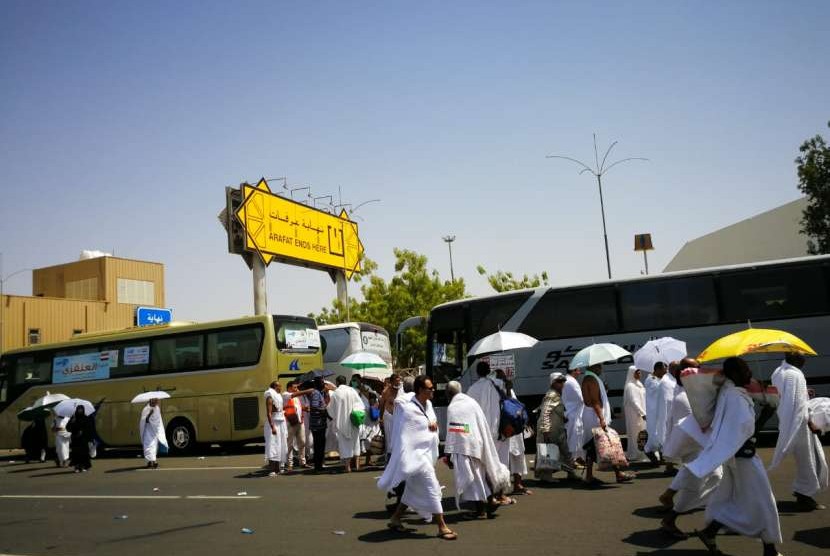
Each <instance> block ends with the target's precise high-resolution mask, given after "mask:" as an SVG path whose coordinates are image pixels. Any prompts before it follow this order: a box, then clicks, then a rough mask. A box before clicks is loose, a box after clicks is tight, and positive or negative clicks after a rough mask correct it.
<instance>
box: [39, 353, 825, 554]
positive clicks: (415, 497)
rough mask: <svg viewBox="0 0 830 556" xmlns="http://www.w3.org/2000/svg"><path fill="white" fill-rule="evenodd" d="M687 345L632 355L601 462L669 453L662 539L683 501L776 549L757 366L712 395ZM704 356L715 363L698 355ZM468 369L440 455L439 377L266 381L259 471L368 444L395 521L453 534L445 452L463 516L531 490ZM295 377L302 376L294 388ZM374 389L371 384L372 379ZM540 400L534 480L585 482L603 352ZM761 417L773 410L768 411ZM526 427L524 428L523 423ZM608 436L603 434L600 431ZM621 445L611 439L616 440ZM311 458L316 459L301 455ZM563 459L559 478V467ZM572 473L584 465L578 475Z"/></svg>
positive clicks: (347, 455)
mask: <svg viewBox="0 0 830 556" xmlns="http://www.w3.org/2000/svg"><path fill="white" fill-rule="evenodd" d="M805 363H806V361H805V358H804V357H803V356H801V355H799V354H796V353H788V354H786V356H785V360H784V361H783V362H782V363H781V365H780V366H779V367H778V368H777V369H776V370H775V371H774V373H773V374H772V384H773V385H774V386H775V388H776V389H777V391H778V395H779V402H778V405H777V409H776V410H775V411H776V412H777V417H778V430H779V433H778V440H777V444H776V447H775V452H774V454H773V457H772V462H771V464H770V466H769V468H770V469H774V468H776V467H777V466H778V465H780V464H781V462H782V461H783V460H784V459H785V458H787V457H789V456H792V457H793V458H794V459H795V478H794V481H793V484H792V492H793V496H794V497H795V499H796V503H797V504H798V506H799V507H800V508H801V509H802V510H804V511H814V510H822V509H824V506H822V505H821V504H819V503H818V502H817V501H816V500H815V498H814V497H815V496H816V494H817V493H819V492H821V491H823V490H825V489H827V487H828V468H827V463H826V461H825V456H824V452H823V449H822V446H821V442H820V440H819V433H820V432H821V431H820V429H819V428H818V427H817V426H816V425H815V424H814V423H813V422H812V421H811V418H810V414H809V412H808V401H809V400H808V392H807V384H806V380H805V377H804V374H803V371H802V369H803V367H804V365H805ZM699 367H700V366H699V365H698V363H697V362H696V361H695V360H694V359H691V358H685V359H683V360H681V361H676V362H670V363H668V364H666V363H665V362H657V363H656V364H655V365H654V368H653V369H638V368H636V367H633V366H632V367H630V368H629V370H628V376H627V378H626V384H625V390H624V396H623V406H624V415H625V426H626V438H627V449H626V451H625V454H624V456H622V455H621V456H620V457H622V459H623V461H625V462H626V465H614V466H611V467H610V469H609V468H608V466H607V465H606V466H605V467H604V470H610V471H613V472H614V477H615V480H616V481H617V482H618V483H630V482H632V481H633V480H634V479H635V476H634V474H633V473H630V472H626V471H625V470H624V467H627V463H628V462H644V463H646V462H650V463H651V465H653V466H660V465H665V466H666V470H667V472H670V473H676V475H675V476H674V478H673V480H672V482H671V485H670V486H669V488H668V489H666V490H665V492H663V493H662V494H661V495H660V497H659V502H660V504H661V505H662V506H663V507H664V509H665V511H666V514H665V517H664V518H663V520H662V522H661V530H662V531H663V532H664V533H665V534H666V535H669V536H671V537H673V538H678V539H682V538H686V537H687V536H688V534H687V533H685V532H684V531H683V530H682V529H681V528H680V527H679V526H678V518H679V517H680V516H682V515H683V514H686V513H688V512H691V511H693V510H698V509H701V508H705V522H706V526H705V528H704V529H702V530H699V531H695V532H694V534H695V535H696V536H697V537H698V538H699V539H700V540H701V541H702V542H703V543H704V544H705V546H706V548H707V549H709V551H710V552H712V553H718V549H717V544H716V535H717V533H718V532H719V531H720V530H722V529H728V530H731V531H733V532H735V533H739V534H741V535H744V536H747V537H753V538H758V539H760V540H761V542H762V544H763V553H764V555H765V556H768V555H777V554H779V552H778V549H777V545H779V544H780V543H781V542H782V537H781V527H780V522H779V517H778V511H777V508H776V501H775V497H774V495H773V492H772V487H771V486H770V482H769V479H768V477H767V469H766V468H765V467H764V464H763V463H762V461H761V459H760V458H759V457H758V455H757V454H756V450H755V443H756V431H757V430H758V428H759V426H761V424H762V421H763V420H764V419H763V418H762V419H760V420H756V413H755V409H754V401H753V399H752V397H751V396H750V394H749V393H748V391H747V388H748V387H749V386H750V381H751V379H752V374H751V371H750V368H749V366H748V365H747V363H746V362H745V361H744V360H743V359H741V358H739V357H731V358H729V359H726V360H725V361H724V362H723V366H722V368H721V369H717V372H716V374H717V376H716V377H715V378H714V382H715V383H716V384H717V391H716V394H715V395H714V396H713V397H712V398H711V400H710V402H709V403H708V405H709V407H704V408H701V407H698V406H696V404H695V403H692V402H691V401H690V398H693V396H690V395H689V394H691V392H688V393H687V391H686V388H684V380H686V381H689V380H690V377H693V376H695V375H696V374H697V373H699V372H700V373H702V372H703V370H701V369H699ZM709 371H711V370H709ZM475 373H476V374H477V377H478V380H477V381H475V382H474V383H473V384H471V385H470V387H469V388H468V390H467V392H466V393H464V392H462V387H461V384H460V383H459V382H456V381H451V382H449V383H448V384H447V387H446V394H447V398H448V400H449V405H448V407H447V419H446V430H445V431H444V432H445V435H446V436H445V438H446V441H445V444H444V451H443V455H442V456H440V457H439V440H438V439H439V424H438V418H437V416H436V414H435V411H434V409H433V406H432V401H431V400H432V397H433V395H434V390H435V387H434V385H433V383H432V380H431V379H430V378H429V377H426V376H418V377H407V378H404V379H402V378H401V377H400V376H398V375H393V376H392V377H389V378H388V379H386V381H385V382H384V383H383V385H382V386H381V385H379V384H378V386H377V387H375V386H374V385H373V382H374V381H370V380H366V381H364V380H361V378H360V376H358V375H354V376H352V377H351V379H350V380H347V379H346V378H345V377H344V376H338V377H337V378H336V384H332V383H330V382H328V381H326V380H324V379H323V378H315V379H314V380H313V381H311V382H307V383H304V384H300V383H299V382H297V381H294V382H290V383H289V384H288V386H287V388H286V391H285V392H283V391H282V387H281V384H280V383H279V382H278V381H276V380H275V381H274V382H272V383H271V384H270V387H269V388H268V389H267V390H266V391H265V394H264V397H265V408H266V416H267V418H266V420H265V427H264V431H263V432H264V440H265V460H266V464H265V473H266V474H267V475H268V476H270V477H276V476H278V475H281V474H285V473H288V472H289V471H291V470H292V469H293V466H294V462H295V460H296V462H297V465H299V466H300V467H302V468H312V467H313V472H314V473H323V472H332V469H335V468H331V469H327V468H325V466H324V463H325V456H326V453H327V452H337V453H338V454H339V458H340V460H341V463H342V465H339V466H337V467H336V469H337V470H338V471H337V472H346V473H349V472H351V471H352V470H357V469H359V467H360V460H361V457H365V461H364V465H368V464H369V463H370V461H371V457H372V456H373V455H375V456H378V457H380V458H381V459H383V462H384V463H385V469H384V471H383V474H382V476H381V477H380V478H379V480H378V483H377V485H378V488H379V489H381V490H382V491H383V492H386V493H387V497H388V498H394V503H392V504H390V506H388V509H389V511H390V512H392V515H391V518H390V520H389V523H388V527H389V528H390V529H392V530H393V531H398V532H402V533H403V532H408V531H410V530H411V529H408V528H407V527H405V525H404V524H403V521H402V517H403V515H404V512H406V511H407V510H408V509H409V510H411V511H414V512H416V513H417V514H419V515H420V516H421V517H423V518H424V520H425V521H426V522H434V523H435V524H436V525H437V527H438V536H439V538H442V539H445V540H455V539H457V538H458V537H457V534H456V533H455V532H454V531H452V530H451V529H450V528H449V527H448V526H447V524H446V522H445V521H444V516H443V508H442V505H441V500H442V491H441V486H440V485H439V482H438V479H437V476H436V472H435V465H436V463H437V462H438V461H439V460H440V461H442V462H443V464H445V465H447V466H448V467H449V468H450V469H452V473H453V478H454V494H455V499H456V504H457V505H458V507H459V508H460V507H461V504H462V503H465V504H466V505H468V506H471V507H472V511H471V512H470V513H469V517H470V518H471V519H488V518H492V517H493V516H494V513H495V512H496V510H497V509H498V508H499V507H500V506H504V505H511V504H515V503H516V498H515V497H514V495H517V494H531V491H530V490H528V488H527V487H526V486H525V485H524V483H523V481H522V477H524V476H525V475H527V474H528V467H527V463H526V459H525V436H526V434H522V431H516V432H517V434H513V435H511V436H506V435H505V434H504V430H503V429H502V428H500V426H499V425H500V419H501V406H502V404H503V400H505V399H506V398H513V399H515V398H516V394H515V392H514V391H513V387H512V383H511V381H510V380H508V379H507V377H506V376H505V374H504V373H503V372H502V371H501V370H499V369H496V370H491V369H490V367H489V365H488V363H486V362H483V361H480V362H478V364H477V366H476V367H475ZM301 388H302V389H301ZM375 388H377V389H375ZM537 411H538V418H537V421H536V428H535V431H533V434H535V435H536V444H537V459H536V464H537V465H536V469H534V475H535V478H536V479H537V480H539V481H552V480H570V481H574V484H575V485H576V486H580V487H587V488H595V487H597V486H599V485H602V484H603V483H602V481H600V480H599V479H598V478H596V477H595V476H594V467H595V465H597V463H598V458H601V455H599V456H598V449H599V450H600V451H602V448H603V446H598V443H599V438H598V436H597V435H598V433H599V432H601V431H610V424H611V420H612V413H611V406H610V404H609V401H608V396H607V393H606V390H605V385H604V384H603V380H602V365H601V364H600V365H593V366H591V367H588V368H587V369H584V370H580V369H574V370H570V371H568V372H567V373H561V372H554V373H551V375H550V389H549V390H548V392H547V393H546V394H545V396H544V398H543V400H542V403H541V405H540V407H539V408H537ZM767 417H769V414H767ZM52 430H53V431H54V433H55V447H56V452H57V464H58V465H59V466H67V465H69V463H70V462H71V464H72V465H73V466H74V467H75V471H76V472H84V471H86V470H88V469H89V468H90V467H91V457H92V456H94V447H95V442H94V438H95V430H94V418H93V416H91V415H87V414H86V412H85V410H84V408H83V407H82V406H79V407H78V408H77V409H76V412H75V414H74V415H73V416H72V417H70V418H67V417H57V416H56V417H55V419H54V421H53V424H52ZM139 431H140V437H141V439H142V446H143V451H144V458H145V460H146V462H147V467H148V468H157V467H158V462H157V455H158V452H159V450H162V451H164V450H166V446H167V439H166V438H165V433H164V423H163V420H162V416H161V408H160V405H159V400H158V399H153V400H150V401H149V403H148V404H147V405H146V406H145V407H144V409H143V410H142V413H141V417H140V420H139ZM528 434H529V433H528ZM27 435H28V439H26V438H24V441H25V442H24V444H25V445H26V446H27V448H29V449H27V457H31V458H34V459H37V458H40V459H41V460H42V459H43V458H44V457H45V450H44V449H45V436H46V430H45V426H44V424H43V422H42V421H41V422H40V423H37V422H36V423H34V424H33V425H32V426H31V427H30V428H29V429H27ZM608 436H609V437H610V436H611V434H608ZM541 449H544V452H545V453H546V454H549V453H550V452H551V451H553V453H554V454H556V456H555V457H556V460H557V462H558V463H557V465H556V466H553V467H549V466H548V467H544V468H540V465H539V462H540V461H541V460H542V458H541V457H540V456H539V453H541ZM620 451H621V449H620ZM309 462H311V463H309ZM558 472H561V473H562V474H563V475H562V476H561V478H559V479H556V478H554V475H555V474H556V473H558ZM580 472H581V475H580Z"/></svg>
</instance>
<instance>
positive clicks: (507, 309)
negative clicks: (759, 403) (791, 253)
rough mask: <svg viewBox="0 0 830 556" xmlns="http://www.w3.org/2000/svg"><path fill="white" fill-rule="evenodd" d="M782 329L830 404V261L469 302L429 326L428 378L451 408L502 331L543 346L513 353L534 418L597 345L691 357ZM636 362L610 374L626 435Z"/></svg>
mask: <svg viewBox="0 0 830 556" xmlns="http://www.w3.org/2000/svg"><path fill="white" fill-rule="evenodd" d="M748 322H751V325H752V326H754V327H756V328H776V329H783V330H786V331H788V332H791V333H793V334H795V335H796V336H798V337H800V338H802V339H803V340H805V341H806V342H807V343H808V344H810V345H811V346H812V347H813V349H815V350H816V352H817V353H818V354H819V356H818V357H813V358H809V360H808V363H807V365H806V368H805V374H806V376H807V384H808V387H809V388H811V389H813V390H814V391H815V395H817V396H827V395H828V394H830V357H829V356H828V354H830V335H828V333H830V256H816V257H803V258H798V259H789V260H782V261H772V262H768V263H754V264H746V265H738V266H730V267H721V268H712V269H705V270H694V271H684V272H674V273H667V274H660V275H654V276H643V277H638V278H633V279H627V280H609V281H604V282H596V283H591V284H583V285H578V286H570V287H544V288H537V289H532V290H520V291H513V292H506V293H502V294H497V295H492V296H487V297H479V298H474V299H463V300H459V301H454V302H451V303H445V304H443V305H439V306H437V307H435V308H433V309H432V311H431V312H430V315H429V319H428V325H427V353H426V364H427V375H428V376H430V377H431V378H432V380H433V382H434V383H435V384H436V389H437V392H436V399H435V400H434V403H435V405H436V406H439V407H440V406H442V405H446V398H445V396H444V394H443V390H444V388H445V387H446V383H447V382H448V381H450V380H456V379H457V380H461V382H462V384H464V386H465V388H466V386H468V385H469V384H470V383H471V382H472V381H474V380H475V377H474V376H472V375H474V371H472V368H473V366H474V363H475V361H474V360H465V354H466V353H467V351H468V350H469V348H470V346H472V345H473V344H474V343H475V342H476V341H477V340H479V339H480V338H482V337H484V336H487V335H488V334H492V333H494V332H496V331H497V330H499V329H501V330H504V331H514V332H522V333H524V334H528V335H530V336H532V337H534V338H536V339H538V340H539V342H538V344H536V346H534V347H533V348H531V349H526V350H517V351H514V352H513V357H514V364H515V377H514V387H515V390H516V393H517V395H518V396H519V398H520V399H521V400H522V401H523V402H524V403H525V404H526V405H527V407H528V409H529V410H532V409H533V408H535V407H537V406H538V404H539V403H540V401H541V398H542V396H543V395H544V393H545V391H546V390H547V389H548V376H549V375H550V373H551V372H553V371H556V370H559V371H564V370H565V369H567V368H568V364H569V362H570V359H571V357H573V355H574V354H576V352H578V351H579V350H580V349H582V348H583V347H585V346H587V345H590V344H592V343H594V342H597V343H598V342H613V343H615V344H618V345H620V346H623V347H624V348H625V349H627V350H628V351H630V352H632V353H633V352H634V351H636V350H637V349H638V348H640V347H641V346H642V345H643V344H644V343H645V342H647V341H648V340H649V339H652V338H659V337H662V336H672V337H674V338H677V339H680V340H683V341H685V342H686V343H687V347H688V352H689V355H690V356H695V355H697V354H698V353H700V352H701V351H702V350H703V349H704V348H705V347H706V346H707V345H709V344H710V343H711V342H713V341H714V340H716V339H718V338H720V337H721V336H725V335H727V334H730V333H732V332H736V331H738V330H742V329H744V328H746V327H747V323H748ZM781 358H782V357H781V355H780V354H765V355H763V356H761V355H754V356H752V357H751V361H750V365H751V367H752V371H753V376H754V377H755V378H757V379H759V380H762V381H768V380H769V377H770V374H771V372H772V370H773V369H775V367H776V366H777V365H778V364H779V362H780V361H781ZM631 362H632V360H631V357H626V358H623V359H620V360H619V361H617V362H616V363H615V364H609V365H606V366H605V367H604V376H603V379H604V381H605V383H606V386H607V388H608V394H609V398H610V401H611V404H612V406H613V412H614V417H615V420H616V421H615V423H614V426H615V427H616V428H621V427H623V426H624V425H623V423H622V420H621V419H622V415H623V414H622V394H623V387H624V382H625V376H626V370H627V368H628V366H629V365H630V364H631Z"/></svg>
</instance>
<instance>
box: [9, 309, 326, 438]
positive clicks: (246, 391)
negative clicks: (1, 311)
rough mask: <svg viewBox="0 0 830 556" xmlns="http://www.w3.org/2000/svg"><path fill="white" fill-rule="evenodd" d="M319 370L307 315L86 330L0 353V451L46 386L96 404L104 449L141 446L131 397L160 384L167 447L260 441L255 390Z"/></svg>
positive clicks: (317, 342) (320, 356) (258, 402)
mask: <svg viewBox="0 0 830 556" xmlns="http://www.w3.org/2000/svg"><path fill="white" fill-rule="evenodd" d="M321 368H323V354H322V350H321V349H320V335H319V332H318V330H317V324H316V323H315V322H314V320H313V319H310V318H306V317H297V316H288V315H261V316H254V317H243V318H238V319H234V320H226V321H218V322H211V323H200V324H177V323H171V324H164V325H159V326H150V327H137V328H129V329H126V330H120V331H112V332H101V333H88V334H82V335H79V336H76V337H74V338H73V339H71V340H69V341H67V342H62V343H56V344H44V345H38V346H31V347H28V348H24V349H17V350H13V351H8V352H6V353H4V354H3V355H2V357H0V448H17V447H19V446H20V437H21V433H22V430H23V428H25V425H26V423H21V422H20V421H19V420H18V419H17V416H16V415H17V413H18V412H19V411H21V410H22V409H24V408H25V407H28V406H30V405H31V404H32V403H33V402H34V401H35V400H36V399H38V398H40V397H41V396H43V395H45V394H46V393H47V391H48V392H51V393H53V394H55V393H61V394H66V395H67V396H69V397H72V398H83V399H86V400H89V401H91V402H92V403H93V404H95V405H96V406H98V411H97V412H96V414H95V426H96V429H97V432H98V436H99V437H100V439H101V441H102V442H103V443H104V445H105V446H130V445H137V444H140V443H141V440H140V438H139V436H138V418H139V414H140V412H141V405H134V404H131V403H130V400H131V399H132V398H133V397H134V396H136V395H137V394H140V393H141V392H147V391H151V390H164V391H166V392H167V393H169V394H170V396H171V399H169V400H165V401H164V402H163V403H162V414H163V415H164V420H165V423H166V427H167V438H168V441H169V444H170V451H171V452H178V453H184V452H188V451H191V450H192V449H193V448H194V446H195V445H196V444H197V443H205V444H210V443H244V442H249V441H256V440H260V439H261V438H262V429H263V422H264V418H265V415H264V409H263V407H264V405H263V403H262V392H263V391H264V390H265V389H266V388H267V387H268V384H269V383H270V382H271V380H273V379H274V378H275V377H277V378H279V379H281V381H283V382H287V381H288V380H290V379H291V378H293V377H296V376H298V375H300V374H302V373H304V372H307V371H310V370H312V369H321Z"/></svg>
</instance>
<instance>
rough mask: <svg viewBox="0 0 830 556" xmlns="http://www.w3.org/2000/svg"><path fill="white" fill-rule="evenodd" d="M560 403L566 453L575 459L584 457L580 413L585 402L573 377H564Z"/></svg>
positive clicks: (580, 389) (577, 382)
mask: <svg viewBox="0 0 830 556" xmlns="http://www.w3.org/2000/svg"><path fill="white" fill-rule="evenodd" d="M562 403H563V404H565V419H567V422H566V423H565V431H566V434H567V438H568V451H570V453H571V457H572V458H574V459H576V458H579V457H582V456H584V455H585V451H584V450H583V449H582V434H583V429H584V427H583V424H582V411H583V408H584V407H585V401H584V400H583V399H582V387H581V386H580V384H579V381H578V380H577V379H576V377H575V376H573V375H570V374H568V375H566V377H565V386H564V388H563V389H562Z"/></svg>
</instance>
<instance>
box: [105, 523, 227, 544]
mask: <svg viewBox="0 0 830 556" xmlns="http://www.w3.org/2000/svg"><path fill="white" fill-rule="evenodd" d="M222 523H225V522H224V521H209V522H207V523H196V524H195V525H185V526H184V527H173V528H172V529H162V530H161V531H154V532H152V533H144V534H142V535H131V536H129V537H121V538H119V539H110V540H108V541H103V542H102V543H101V544H113V543H118V542H127V541H137V540H141V539H149V538H152V537H159V536H161V535H169V534H170V533H178V532H180V531H189V530H191V529H201V528H203V527H212V526H213V525H219V524H222Z"/></svg>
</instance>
